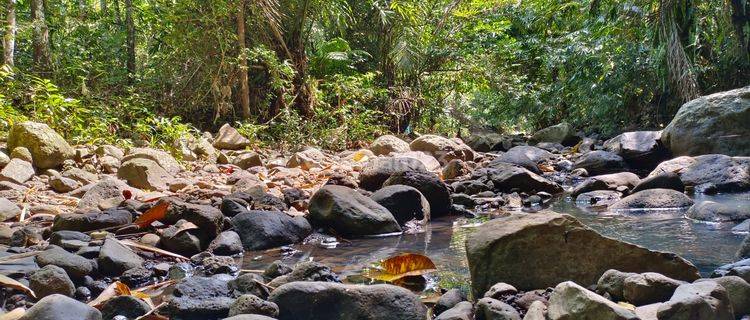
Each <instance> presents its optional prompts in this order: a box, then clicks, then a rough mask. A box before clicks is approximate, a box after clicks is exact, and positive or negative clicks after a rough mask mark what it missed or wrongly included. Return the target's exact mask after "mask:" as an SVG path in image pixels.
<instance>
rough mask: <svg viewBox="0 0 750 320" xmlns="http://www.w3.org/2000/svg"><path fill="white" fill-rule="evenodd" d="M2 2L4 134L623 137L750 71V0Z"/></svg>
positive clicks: (290, 138) (91, 137)
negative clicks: (559, 130)
mask: <svg viewBox="0 0 750 320" xmlns="http://www.w3.org/2000/svg"><path fill="white" fill-rule="evenodd" d="M0 1H2V3H3V6H2V12H1V13H0V15H1V16H0V17H2V21H3V28H2V37H3V43H2V46H3V67H2V70H1V71H0V132H7V129H8V128H9V126H10V125H12V124H13V123H15V122H18V121H23V120H25V119H33V120H35V121H41V122H45V123H48V124H50V125H51V126H52V127H53V128H55V129H56V130H57V131H58V132H60V133H62V134H63V135H64V136H65V137H66V138H68V139H70V140H73V141H76V142H82V143H85V142H96V141H106V142H117V143H121V144H133V143H136V142H138V141H144V140H145V141H148V142H151V143H152V144H157V145H158V144H161V145H162V146H165V145H166V146H170V145H172V144H173V143H174V141H175V140H177V139H179V138H180V137H182V136H184V135H186V134H196V135H197V134H199V133H200V131H202V130H212V129H216V128H217V127H218V126H220V125H221V124H223V123H227V122H229V123H232V124H235V125H236V126H237V127H238V128H239V130H240V131H241V132H242V133H243V134H244V135H246V136H247V137H249V138H251V139H254V140H255V141H257V142H259V143H268V144H274V145H291V144H297V145H298V144H300V143H308V144H317V145H320V146H323V147H328V148H333V149H343V148H347V147H353V146H356V145H357V144H360V143H361V142H363V141H367V140H369V139H372V138H373V137H375V136H377V135H379V134H382V133H385V132H395V133H401V134H409V133H413V132H417V133H427V132H438V133H443V134H452V135H459V136H460V135H462V134H463V135H466V134H468V132H470V131H477V130H491V131H497V132H517V131H527V130H533V129H537V128H542V127H545V126H548V125H552V124H555V123H558V122H561V121H567V122H569V123H571V124H573V125H574V126H576V127H578V128H579V129H583V130H585V131H587V132H595V133H600V134H602V135H611V134H613V133H615V132H617V131H621V130H624V129H627V128H632V127H640V128H659V127H661V126H663V125H664V124H665V122H668V121H669V119H671V117H672V116H673V115H674V113H675V112H676V111H677V109H678V108H679V106H680V105H681V104H682V103H684V102H686V101H689V100H691V99H693V98H696V97H698V96H699V95H703V94H708V93H713V92H718V91H722V90H727V89H731V88H736V87H740V86H743V85H747V84H748V83H749V82H750V50H749V48H748V40H749V39H750V2H748V1H747V0H707V1H694V0H659V1H653V0H630V1H610V0H579V1H550V0H528V1H521V0H518V1H508V0H420V1H413V0H390V1H389V0H327V1H326V0H234V1H227V0H214V1H203V0H180V1H174V0H171V1H170V0H96V1H94V0H75V1H73V0H60V1H47V0H0Z"/></svg>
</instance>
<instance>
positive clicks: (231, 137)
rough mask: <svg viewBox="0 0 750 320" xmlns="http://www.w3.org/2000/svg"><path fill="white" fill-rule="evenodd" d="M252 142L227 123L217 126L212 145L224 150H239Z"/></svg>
mask: <svg viewBox="0 0 750 320" xmlns="http://www.w3.org/2000/svg"><path fill="white" fill-rule="evenodd" d="M251 144H252V142H251V141H250V140H248V139H247V138H245V137H243V136H242V135H241V134H240V132H239V131H237V129H235V128H233V127H232V126H231V125H229V124H228V123H225V124H224V125H222V126H221V128H219V132H218V133H217V134H216V138H215V139H214V147H216V148H218V149H224V150H239V149H244V148H245V147H249V146H250V145H251Z"/></svg>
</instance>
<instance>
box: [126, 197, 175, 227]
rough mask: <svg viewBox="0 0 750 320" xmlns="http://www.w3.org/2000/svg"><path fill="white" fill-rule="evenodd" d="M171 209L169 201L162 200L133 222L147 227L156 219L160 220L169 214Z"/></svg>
mask: <svg viewBox="0 0 750 320" xmlns="http://www.w3.org/2000/svg"><path fill="white" fill-rule="evenodd" d="M168 209H169V202H166V201H162V202H159V203H158V204H156V205H155V206H154V207H153V208H151V209H148V211H146V212H144V213H143V214H142V215H141V216H140V217H138V219H136V220H135V222H133V224H135V225H137V226H138V227H140V228H145V227H147V226H148V225H150V224H151V223H152V222H154V221H159V220H161V219H164V217H166V216H167V210H168Z"/></svg>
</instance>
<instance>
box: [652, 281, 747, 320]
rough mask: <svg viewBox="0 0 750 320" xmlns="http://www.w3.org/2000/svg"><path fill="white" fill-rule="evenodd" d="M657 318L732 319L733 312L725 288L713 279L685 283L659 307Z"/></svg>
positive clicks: (688, 319) (674, 319)
mask: <svg viewBox="0 0 750 320" xmlns="http://www.w3.org/2000/svg"><path fill="white" fill-rule="evenodd" d="M657 317H658V318H659V320H691V319H712V320H732V319H734V318H735V317H734V312H733V310H732V302H731V300H730V299H729V295H728V293H727V290H726V289H725V288H724V287H722V286H721V285H719V284H718V283H716V282H715V281H702V282H696V283H686V284H683V285H681V286H679V287H677V290H675V292H674V294H673V295H672V297H671V298H670V299H669V301H667V302H665V303H664V304H662V305H661V306H660V307H659V310H658V312H657Z"/></svg>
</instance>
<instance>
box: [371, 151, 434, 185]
mask: <svg viewBox="0 0 750 320" xmlns="http://www.w3.org/2000/svg"><path fill="white" fill-rule="evenodd" d="M406 171H420V172H426V171H427V168H425V166H424V164H422V163H421V162H419V160H417V159H412V158H394V157H386V158H377V159H373V160H370V161H369V162H368V163H367V165H365V167H364V168H363V169H362V172H361V173H360V174H359V187H360V188H362V189H365V190H368V191H377V190H378V189H380V188H382V187H383V182H385V180H388V178H389V177H390V176H391V175H392V174H395V173H399V172H406Z"/></svg>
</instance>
